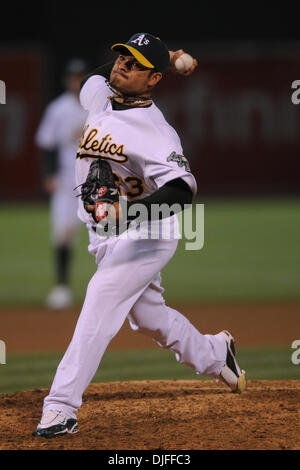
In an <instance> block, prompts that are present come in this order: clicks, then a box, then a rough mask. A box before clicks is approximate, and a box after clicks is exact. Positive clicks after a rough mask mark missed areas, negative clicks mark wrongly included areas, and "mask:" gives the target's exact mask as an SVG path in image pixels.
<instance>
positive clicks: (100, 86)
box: [79, 75, 111, 111]
mask: <svg viewBox="0 0 300 470" xmlns="http://www.w3.org/2000/svg"><path fill="white" fill-rule="evenodd" d="M109 94H111V91H110V89H109V88H108V86H107V85H106V79H105V77H102V76H101V75H92V76H91V77H90V78H89V79H88V80H87V81H86V82H85V83H84V85H83V87H82V88H81V91H80V95H79V100H80V103H81V106H82V107H83V108H84V109H85V110H86V111H91V109H92V106H93V103H95V102H96V103H97V106H101V105H102V104H103V105H104V104H105V102H106V101H107V98H108V96H109Z"/></svg>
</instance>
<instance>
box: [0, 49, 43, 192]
mask: <svg viewBox="0 0 300 470" xmlns="http://www.w3.org/2000/svg"><path fill="white" fill-rule="evenodd" d="M41 63H42V62H41V55H40V53H39V52H37V51H26V50H25V51H24V50H16V51H14V50H5V51H2V50H0V80H2V82H4V83H5V89H6V97H5V98H6V99H5V103H4V104H0V142H1V145H0V163H1V171H0V196H1V197H6V198H8V197H10V196H11V197H12V198H15V197H19V196H22V197H27V196H30V197H31V196H34V195H36V194H38V193H39V191H40V189H39V188H40V176H39V175H40V164H39V159H38V152H37V148H36V146H35V144H34V133H35V131H36V128H37V125H38V121H39V118H40V114H41V106H42V92H41V85H42V78H43V77H42V66H41Z"/></svg>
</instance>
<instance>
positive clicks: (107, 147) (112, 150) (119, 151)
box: [77, 126, 128, 163]
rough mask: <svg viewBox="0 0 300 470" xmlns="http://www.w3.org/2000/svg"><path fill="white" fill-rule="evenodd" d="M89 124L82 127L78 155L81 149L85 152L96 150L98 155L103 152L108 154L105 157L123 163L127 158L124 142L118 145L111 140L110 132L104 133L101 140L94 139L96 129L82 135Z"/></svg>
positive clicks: (96, 132)
mask: <svg viewBox="0 0 300 470" xmlns="http://www.w3.org/2000/svg"><path fill="white" fill-rule="evenodd" d="M88 127H89V126H86V127H85V128H84V129H83V132H82V135H81V138H80V141H79V152H78V154H77V156H78V157H80V156H81V154H82V150H85V151H86V152H90V151H92V152H97V153H98V154H99V155H100V154H101V155H102V156H103V154H105V155H109V156H107V158H109V159H110V160H114V161H116V162H119V163H125V162H127V160H128V156H127V155H126V154H125V153H124V144H122V145H118V144H116V143H115V142H112V137H111V134H106V135H105V136H104V137H102V138H101V140H98V139H96V138H95V137H96V135H97V134H98V129H95V128H94V129H91V130H90V131H89V133H88V134H87V136H86V137H84V134H85V132H86V131H87V129H88Z"/></svg>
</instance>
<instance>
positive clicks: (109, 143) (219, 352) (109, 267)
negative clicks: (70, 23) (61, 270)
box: [34, 33, 246, 437]
mask: <svg viewBox="0 0 300 470" xmlns="http://www.w3.org/2000/svg"><path fill="white" fill-rule="evenodd" d="M112 49H113V50H114V51H115V52H117V53H118V56H117V58H116V60H115V61H114V62H113V63H111V64H106V65H104V66H101V67H99V68H98V69H96V70H95V71H94V72H93V73H92V74H90V75H89V76H88V77H86V79H85V80H84V82H83V86H82V88H81V93H80V101H81V104H82V106H83V108H84V109H85V110H86V111H87V112H88V117H87V120H86V123H85V126H84V129H83V133H82V136H81V139H80V143H79V148H78V152H77V157H76V179H77V185H78V186H79V188H81V189H80V191H81V193H80V194H81V195H80V197H79V198H78V203H79V207H78V215H79V218H80V219H81V220H82V222H83V223H84V224H85V225H86V227H87V229H88V232H89V238H90V244H89V252H90V253H92V254H93V255H94V256H95V260H96V263H97V267H98V268H97V271H96V272H95V274H94V275H93V277H92V278H91V280H90V282H89V285H88V288H87V292H86V298H85V301H84V304H83V307H82V310H81V313H80V316H79V319H78V322H77V325H76V328H75V332H74V335H73V338H72V341H71V343H70V345H69V347H68V349H67V351H66V353H65V355H64V357H63V359H62V361H61V362H60V364H59V366H58V369H57V371H56V375H55V378H54V381H53V384H52V387H51V390H50V393H49V395H48V396H47V397H46V398H45V400H44V406H43V414H42V418H41V421H40V423H39V424H38V426H37V429H36V430H35V432H34V434H35V435H36V436H42V437H55V436H60V435H63V434H67V433H69V434H72V433H76V432H78V424H77V418H76V416H77V411H78V409H79V407H80V406H81V404H82V395H83V393H84V390H85V389H86V387H87V386H88V385H89V383H90V382H91V380H92V379H93V377H94V375H95V373H96V371H97V368H98V366H99V363H100V361H101V359H102V356H103V354H104V352H105V350H106V348H107V346H108V344H109V343H110V341H111V339H112V338H113V337H114V336H115V335H116V334H117V333H118V331H119V330H120V328H121V327H122V325H123V323H124V321H125V320H126V319H128V320H129V322H130V325H131V327H132V329H133V330H135V331H140V332H142V333H144V334H145V335H148V336H150V337H151V338H153V340H155V341H156V342H157V343H158V344H159V345H160V346H161V347H164V348H167V349H170V350H171V351H173V352H174V354H175V356H176V359H177V361H178V362H180V363H183V364H186V365H187V366H189V367H191V368H192V369H194V370H195V372H196V373H197V374H205V375H207V376H211V377H214V378H216V379H217V380H220V381H223V382H225V384H227V386H228V387H229V388H230V390H231V391H233V392H239V393H241V392H242V391H243V390H244V389H245V386H246V382H245V373H244V371H242V370H241V369H240V367H239V365H238V364H237V361H236V358H235V354H236V353H235V345H234V339H233V337H232V335H231V334H230V333H228V332H227V331H222V332H220V333H218V334H215V335H213V334H201V333H200V332H199V331H198V330H197V329H196V328H195V327H194V326H193V325H192V324H191V323H190V321H189V320H188V319H187V318H186V317H185V316H184V315H182V314H181V313H179V312H178V311H176V310H174V309H173V308H170V307H168V306H167V305H166V304H165V301H164V298H163V291H164V289H163V288H162V287H161V276H160V271H161V270H162V269H163V268H164V266H165V265H166V264H167V263H168V262H169V261H170V260H171V258H172V257H173V256H174V254H175V251H176V247H177V243H178V240H177V237H176V233H177V230H176V224H177V222H176V221H177V215H176V212H178V211H179V210H181V209H183V208H184V207H185V205H190V204H191V202H192V199H193V197H194V196H195V195H196V191H197V188H196V181H195V178H194V176H193V175H192V173H191V170H190V167H189V164H188V161H187V159H186V157H185V156H184V153H183V149H182V147H181V142H180V139H179V137H178V135H177V133H176V131H175V130H174V129H173V128H172V127H171V126H170V125H169V124H168V123H167V122H166V120H165V118H164V116H163V114H162V112H161V111H160V110H159V109H158V107H157V106H156V104H155V103H154V102H153V100H152V97H151V96H152V90H153V89H154V88H155V87H156V85H158V83H159V82H160V81H161V80H162V79H163V78H164V77H165V73H166V72H167V70H168V69H173V70H174V71H176V70H177V69H176V67H175V62H176V60H177V59H178V58H179V57H180V56H182V55H183V53H184V52H183V51H181V50H180V51H176V52H172V51H171V52H170V51H169V50H168V48H167V46H166V45H165V44H164V42H163V41H161V40H160V39H159V38H157V37H154V36H153V35H151V34H148V33H138V34H134V35H133V36H132V37H131V38H130V39H129V41H128V42H126V43H117V44H115V45H113V46H112ZM181 65H182V64H181ZM196 66H197V62H196V60H193V61H192V64H191V65H190V67H189V69H188V70H185V69H184V68H182V67H181V68H180V72H179V73H181V74H184V75H186V76H188V75H190V74H191V73H192V72H193V70H194V69H195V67H196ZM124 201H125V203H126V204H124ZM162 204H165V205H167V206H169V207H172V208H173V207H175V208H176V207H177V208H179V209H177V210H175V209H174V212H175V213H172V212H171V213H164V212H162V214H160V215H157V217H155V216H154V217H153V211H152V210H151V209H152V207H153V206H155V205H162ZM135 207H138V209H139V210H138V211H135V210H134V209H135ZM139 214H142V216H141V217H140V215H139ZM153 219H154V220H153ZM114 226H116V227H117V230H115V231H113V230H111V229H110V227H114ZM107 227H108V230H107V232H108V233H109V232H110V234H109V235H107V236H106V229H107ZM166 227H168V234H170V236H168V237H165V236H164V235H165V228H166ZM169 229H171V230H169ZM133 234H134V235H133ZM137 235H139V236H137Z"/></svg>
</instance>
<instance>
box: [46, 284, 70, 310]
mask: <svg viewBox="0 0 300 470" xmlns="http://www.w3.org/2000/svg"><path fill="white" fill-rule="evenodd" d="M72 300H73V295H72V291H71V289H70V287H68V286H65V285H63V284H59V285H57V286H55V287H54V288H53V290H52V291H51V292H50V294H49V295H48V297H47V299H46V305H47V306H48V307H49V308H52V309H54V310H61V309H64V308H68V307H70V306H71V305H72Z"/></svg>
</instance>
